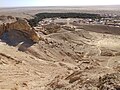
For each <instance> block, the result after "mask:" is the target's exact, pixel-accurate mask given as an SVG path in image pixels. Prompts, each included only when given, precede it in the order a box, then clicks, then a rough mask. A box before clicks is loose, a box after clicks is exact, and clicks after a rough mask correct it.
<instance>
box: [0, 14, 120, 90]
mask: <svg viewBox="0 0 120 90" xmlns="http://www.w3.org/2000/svg"><path fill="white" fill-rule="evenodd" d="M0 13H1V12H0ZM14 15H15V14H14ZM6 35H7V36H6ZM40 35H41V37H42V38H43V39H42V40H40V41H39V42H38V43H31V41H30V42H26V40H29V39H27V38H26V37H24V35H23V34H21V32H18V31H14V30H13V31H12V30H11V31H9V32H7V33H4V34H3V35H2V36H0V38H1V39H0V90H120V28H119V27H112V26H104V25H80V26H79V28H76V29H75V30H67V29H64V28H60V29H59V30H57V31H56V32H51V33H48V34H47V35H44V34H40ZM6 38H7V39H6ZM11 40H13V41H11ZM19 40H20V41H19ZM8 41H9V42H8ZM18 41H19V42H18ZM24 42H25V44H24ZM14 43H16V44H15V45H14Z"/></svg>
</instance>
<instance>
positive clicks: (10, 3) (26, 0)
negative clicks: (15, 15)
mask: <svg viewBox="0 0 120 90" xmlns="http://www.w3.org/2000/svg"><path fill="white" fill-rule="evenodd" d="M102 5H120V0H109V1H108V0H84V1H83V0H19V1H18V0H1V3H0V7H47V6H102Z"/></svg>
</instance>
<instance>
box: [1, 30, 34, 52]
mask: <svg viewBox="0 0 120 90" xmlns="http://www.w3.org/2000/svg"><path fill="white" fill-rule="evenodd" d="M0 39H1V40H2V41H3V42H5V43H7V44H8V45H10V46H14V47H18V50H20V51H26V50H27V48H29V47H31V46H32V45H33V44H34V42H33V41H32V40H31V39H30V38H29V36H28V35H27V34H26V33H23V32H21V31H19V30H10V31H7V32H4V33H3V35H2V36H1V37H0Z"/></svg>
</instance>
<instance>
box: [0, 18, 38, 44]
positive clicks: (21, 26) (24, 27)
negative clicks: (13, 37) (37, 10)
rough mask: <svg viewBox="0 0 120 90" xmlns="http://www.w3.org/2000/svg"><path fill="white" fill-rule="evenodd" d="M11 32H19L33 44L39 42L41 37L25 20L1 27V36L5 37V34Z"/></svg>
mask: <svg viewBox="0 0 120 90" xmlns="http://www.w3.org/2000/svg"><path fill="white" fill-rule="evenodd" d="M11 30H18V31H20V32H22V33H24V34H26V36H27V37H28V38H29V39H31V40H32V41H33V42H38V41H39V39H40V37H39V35H38V34H37V33H36V32H35V30H34V29H32V27H31V26H30V25H29V24H28V22H27V21H26V20H24V19H18V20H17V21H15V22H13V23H7V24H4V23H3V24H2V25H0V36H1V35H3V34H4V33H5V32H10V31H11Z"/></svg>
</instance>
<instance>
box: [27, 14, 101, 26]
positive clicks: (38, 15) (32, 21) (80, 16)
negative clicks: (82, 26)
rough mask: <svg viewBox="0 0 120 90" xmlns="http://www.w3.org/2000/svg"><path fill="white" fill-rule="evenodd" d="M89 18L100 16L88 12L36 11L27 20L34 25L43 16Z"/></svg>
mask: <svg viewBox="0 0 120 90" xmlns="http://www.w3.org/2000/svg"><path fill="white" fill-rule="evenodd" d="M56 17H60V18H90V19H96V18H101V17H100V15H99V14H89V13H38V14H36V15H35V17H34V19H30V20H28V21H29V23H30V25H31V26H36V25H37V23H38V22H39V21H41V20H42V19H45V18H56Z"/></svg>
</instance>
